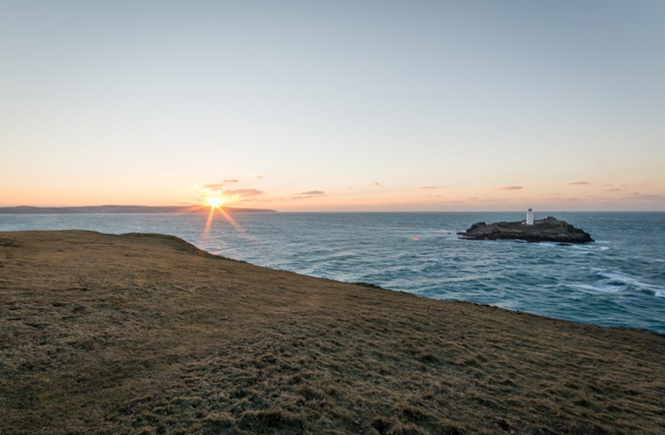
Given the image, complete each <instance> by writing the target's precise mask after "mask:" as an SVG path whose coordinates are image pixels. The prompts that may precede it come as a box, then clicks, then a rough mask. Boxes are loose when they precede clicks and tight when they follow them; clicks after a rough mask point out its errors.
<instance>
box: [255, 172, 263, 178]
mask: <svg viewBox="0 0 665 435" xmlns="http://www.w3.org/2000/svg"><path fill="white" fill-rule="evenodd" d="M252 178H257V179H260V178H265V175H263V174H261V173H260V172H255V173H253V174H252Z"/></svg>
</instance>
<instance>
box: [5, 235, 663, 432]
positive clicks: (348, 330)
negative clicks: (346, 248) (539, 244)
mask: <svg viewBox="0 0 665 435" xmlns="http://www.w3.org/2000/svg"><path fill="white" fill-rule="evenodd" d="M534 291H538V290H537V289H534ZM663 355H665V337H663V336H661V335H658V334H654V333H650V332H647V331H638V330H629V329H616V328H603V327H596V326H591V325H582V324H575V323H570V322H566V321H561V320H555V319H548V318H544V317H539V316H535V315H530V314H525V313H520V312H511V311H506V310H502V309H499V308H492V307H488V306H481V305H475V304H470V303H462V302H446V301H436V300H428V299H424V298H418V297H414V296H411V295H408V294H404V293H400V292H393V291H387V290H383V289H378V288H373V287H369V286H363V285H359V284H346V283H340V282H335V281H331V280H325V279H317V278H311V277H305V276H300V275H297V274H294V273H289V272H282V271H274V270H270V269H266V268H261V267H256V266H253V265H250V264H246V263H242V262H238V261H232V260H228V259H224V258H221V257H216V256H212V255H209V254H207V253H205V252H203V251H199V250H198V249H196V248H195V247H193V246H191V245H189V244H187V243H185V242H183V241H182V240H179V239H177V238H175V237H169V236H161V235H140V234H134V235H123V236H116V235H105V234H99V233H93V232H85V231H52V232H13V233H0V433H8V434H9V433H11V434H43V433H49V434H50V433H56V434H65V433H67V434H75V433H107V434H115V433H132V434H133V433H136V434H159V433H172V434H177V433H200V434H217V433H229V434H249V433H262V434H301V433H311V434H344V433H364V434H375V435H376V434H426V433H431V434H477V433H478V434H496V433H506V434H509V433H514V434H562V433H564V434H565V433H569V434H587V433H588V434H619V433H639V434H661V433H665V408H664V407H663V397H665V368H663V364H662V358H663Z"/></svg>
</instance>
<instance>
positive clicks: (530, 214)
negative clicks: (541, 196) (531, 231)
mask: <svg viewBox="0 0 665 435" xmlns="http://www.w3.org/2000/svg"><path fill="white" fill-rule="evenodd" d="M525 224H527V225H533V210H532V209H528V210H527V211H526V222H525Z"/></svg>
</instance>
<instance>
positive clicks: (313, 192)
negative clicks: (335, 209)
mask: <svg viewBox="0 0 665 435" xmlns="http://www.w3.org/2000/svg"><path fill="white" fill-rule="evenodd" d="M296 195H325V192H322V191H320V190H308V191H307V192H301V193H296Z"/></svg>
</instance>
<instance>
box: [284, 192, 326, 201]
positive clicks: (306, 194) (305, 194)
mask: <svg viewBox="0 0 665 435" xmlns="http://www.w3.org/2000/svg"><path fill="white" fill-rule="evenodd" d="M328 195H329V194H327V193H325V192H323V191H321V190H309V191H307V192H301V193H296V196H293V197H291V199H309V198H321V197H322V196H328Z"/></svg>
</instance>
